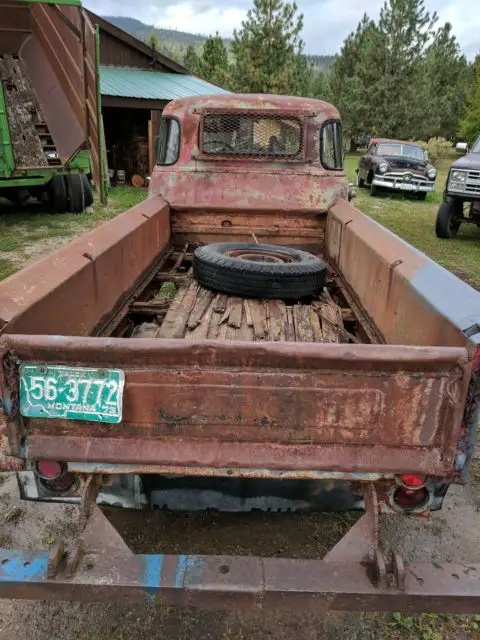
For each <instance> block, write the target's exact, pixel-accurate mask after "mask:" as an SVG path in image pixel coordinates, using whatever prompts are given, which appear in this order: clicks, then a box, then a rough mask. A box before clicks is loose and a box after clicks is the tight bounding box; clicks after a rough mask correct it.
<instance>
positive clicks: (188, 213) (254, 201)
mask: <svg viewBox="0 0 480 640" xmlns="http://www.w3.org/2000/svg"><path fill="white" fill-rule="evenodd" d="M150 195H158V196H161V197H162V198H163V199H164V200H165V201H166V202H168V203H169V205H170V206H171V207H172V210H173V211H174V214H173V219H172V223H173V228H174V229H175V232H176V233H177V234H179V236H180V237H181V238H182V240H183V239H185V240H188V239H189V238H191V237H192V234H202V238H203V239H204V241H206V242H210V241H212V242H213V241H214V240H215V239H218V237H220V236H221V235H222V234H223V233H224V232H225V230H226V229H228V230H229V233H230V234H231V235H232V237H234V238H235V239H236V240H239V241H240V240H251V239H252V235H251V232H252V231H253V232H254V233H255V234H257V235H258V237H259V238H260V237H261V238H262V239H263V241H265V242H273V243H275V244H285V243H288V244H292V243H293V244H294V245H296V246H304V247H307V246H310V247H312V246H317V247H318V243H319V240H320V236H319V226H321V225H318V224H317V221H318V219H319V217H323V218H324V215H325V213H326V212H327V211H328V210H329V208H330V207H331V206H332V205H333V203H334V202H336V201H337V200H346V199H347V198H348V180H347V178H346V176H345V172H344V170H343V147H342V131H341V123H340V114H339V112H338V111H337V109H336V108H335V107H333V106H332V105H330V104H327V103H325V102H321V101H318V100H311V99H308V98H296V97H286V96H270V95H268V96H267V95H265V96H256V95H238V94H232V95H227V96H206V97H204V98H202V97H200V98H198V97H196V98H187V99H183V100H181V101H174V102H171V103H170V104H169V105H167V107H166V108H165V110H164V112H163V120H162V124H161V130H160V136H159V149H158V162H157V165H156V167H155V170H154V172H153V175H152V180H151V184H150ZM322 214H323V216H322ZM294 228H295V231H293V229H294ZM292 234H293V235H292Z"/></svg>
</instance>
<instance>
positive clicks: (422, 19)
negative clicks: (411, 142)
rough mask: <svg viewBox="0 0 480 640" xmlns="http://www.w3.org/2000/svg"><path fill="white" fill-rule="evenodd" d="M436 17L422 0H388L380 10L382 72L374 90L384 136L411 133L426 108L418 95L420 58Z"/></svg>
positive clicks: (420, 68)
mask: <svg viewBox="0 0 480 640" xmlns="http://www.w3.org/2000/svg"><path fill="white" fill-rule="evenodd" d="M436 21H437V14H436V13H434V14H433V15H430V13H429V12H428V11H427V10H426V9H425V2H424V0H389V2H386V3H385V5H384V7H383V9H382V10H381V12H380V20H379V23H378V29H379V32H380V36H381V41H382V44H383V46H382V58H383V64H382V66H381V70H382V72H383V73H382V74H381V76H380V77H379V79H378V82H377V83H376V86H375V87H374V90H375V91H378V94H379V97H380V98H381V99H380V100H379V103H378V109H377V111H376V117H377V119H378V122H379V123H381V127H382V134H383V135H385V136H387V137H399V138H409V137H412V135H414V130H415V129H416V127H417V123H418V120H419V118H420V119H421V118H422V117H423V116H424V109H425V108H428V105H425V104H424V103H423V101H422V100H419V99H418V96H419V89H420V87H421V83H422V82H424V79H423V77H422V75H423V74H422V71H423V67H422V60H423V56H424V54H425V49H426V47H427V45H428V42H429V40H430V39H431V37H432V35H433V28H434V25H435V23H436Z"/></svg>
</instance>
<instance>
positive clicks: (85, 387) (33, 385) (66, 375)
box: [20, 364, 125, 424]
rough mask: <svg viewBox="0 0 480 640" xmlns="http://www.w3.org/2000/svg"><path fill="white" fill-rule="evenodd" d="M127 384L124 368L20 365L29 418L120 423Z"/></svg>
mask: <svg viewBox="0 0 480 640" xmlns="http://www.w3.org/2000/svg"><path fill="white" fill-rule="evenodd" d="M124 386H125V374H124V372H123V371H121V370H120V369H82V368H77V367H61V366H50V365H48V366H47V365H43V366H42V365H26V364H24V365H21V366H20V413H21V414H22V416H25V417H26V418H63V419H66V420H91V421H93V422H108V423H112V424H118V423H119V422H121V420H122V401H123V388H124Z"/></svg>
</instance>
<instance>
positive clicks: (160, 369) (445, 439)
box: [2, 336, 470, 475]
mask: <svg viewBox="0 0 480 640" xmlns="http://www.w3.org/2000/svg"><path fill="white" fill-rule="evenodd" d="M11 351H13V352H15V354H16V357H17V358H18V359H19V360H20V361H22V362H32V361H37V362H47V363H48V362H56V363H68V362H70V363H71V362H75V363H76V365H87V366H88V365H95V366H98V365H101V366H106V358H108V366H109V367H119V368H121V369H123V370H124V371H125V376H126V387H125V394H124V406H123V423H122V427H121V429H119V430H118V431H117V432H116V433H114V434H112V433H111V430H110V428H108V427H106V426H105V425H88V427H87V428H86V427H85V425H84V424H82V423H78V422H72V421H62V420H56V421H48V420H41V419H35V420H25V421H24V422H25V435H26V436H27V437H26V450H27V455H28V457H53V458H55V459H57V458H58V459H61V460H65V461H72V462H73V461H80V462H96V461H97V462H104V463H125V464H128V463H130V464H145V465H150V464H152V465H157V464H160V465H172V466H179V467H182V468H185V467H192V466H204V467H218V468H226V467H236V468H252V467H253V468H264V469H282V470H295V469H299V470H306V469H314V470H324V471H327V470H332V471H348V472H406V471H412V472H413V471H417V472H422V473H426V474H429V475H431V474H435V475H449V474H451V472H452V468H453V461H454V457H455V452H456V442H457V438H458V433H459V428H460V423H461V419H462V408H463V400H464V395H465V393H466V390H467V387H468V378H469V367H470V365H469V363H468V361H467V353H466V351H465V350H464V349H455V348H417V347H414V348H412V347H398V346H397V347H392V346H386V345H342V346H340V345H327V344H293V343H264V344H262V343H242V342H238V343H222V342H214V341H206V342H194V341H192V342H190V341H184V340H149V339H130V340H122V339H104V338H60V337H42V336H38V337H35V336H25V337H22V336H4V337H3V339H2V352H3V353H7V352H11ZM107 354H108V355H107ZM7 391H8V389H7ZM452 397H453V399H454V400H458V402H452ZM14 424H16V425H17V430H18V431H19V432H21V430H22V427H21V424H20V423H19V422H15V423H14ZM12 428H13V427H12ZM59 435H61V436H62V437H61V438H59V437H58V436H59Z"/></svg>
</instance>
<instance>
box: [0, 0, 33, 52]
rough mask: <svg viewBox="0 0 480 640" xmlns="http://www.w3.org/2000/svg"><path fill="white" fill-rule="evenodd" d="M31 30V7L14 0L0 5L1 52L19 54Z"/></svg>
mask: <svg viewBox="0 0 480 640" xmlns="http://www.w3.org/2000/svg"><path fill="white" fill-rule="evenodd" d="M30 32H31V21H30V8H29V6H28V5H27V4H25V3H21V2H15V1H14V0H8V1H6V0H3V1H2V3H1V5H0V54H2V53H10V54H18V52H19V50H20V48H21V46H22V44H23V43H24V42H25V40H26V39H27V38H28V36H29V35H30Z"/></svg>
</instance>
